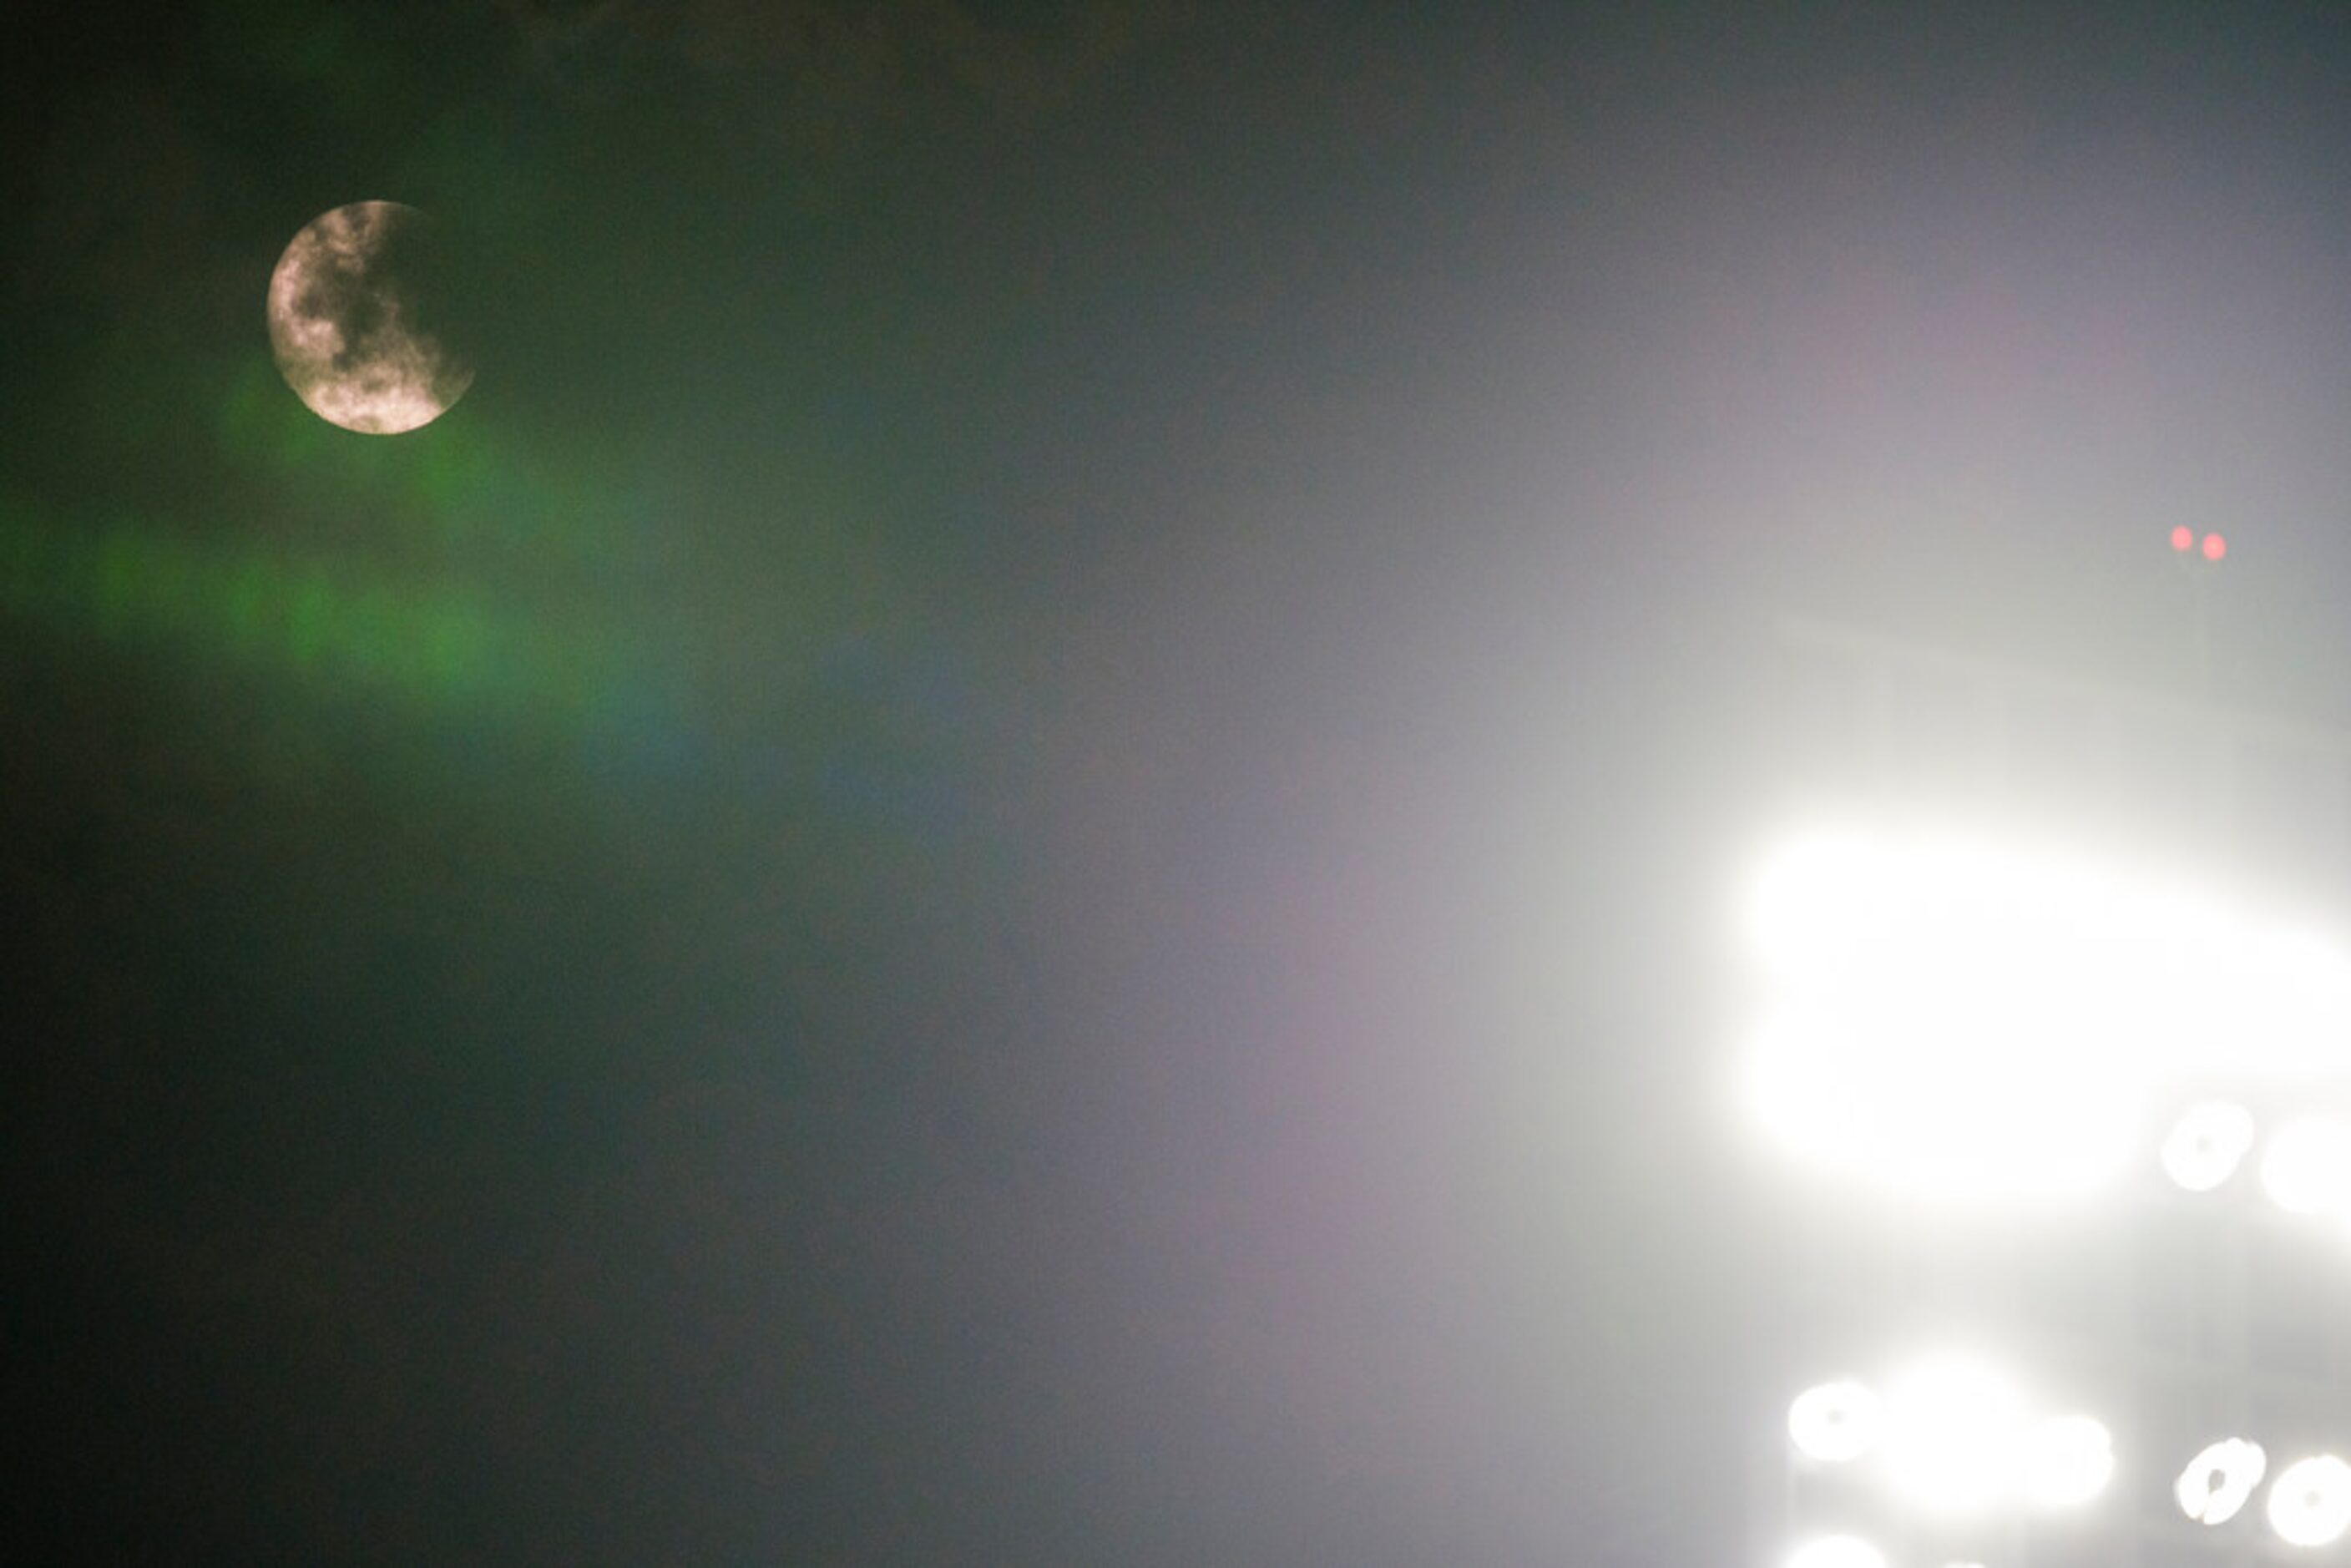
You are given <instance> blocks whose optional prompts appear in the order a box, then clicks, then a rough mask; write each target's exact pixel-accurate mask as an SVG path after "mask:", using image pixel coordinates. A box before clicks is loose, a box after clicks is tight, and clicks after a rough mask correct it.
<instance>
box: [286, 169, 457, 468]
mask: <svg viewBox="0 0 2351 1568" xmlns="http://www.w3.org/2000/svg"><path fill="white" fill-rule="evenodd" d="M448 261H449V258H448V257H447V256H446V255H445V252H444V245H443V241H442V236H441V235H440V234H439V231H438V230H437V229H436V228H435V227H434V225H433V224H432V223H431V221H430V220H429V219H427V218H426V217H425V215H424V214H423V213H421V212H419V211H418V210H417V209H415V208H414V207H411V206H407V205H405V204H402V203H399V202H353V203H350V204H348V205H346V206H340V207H337V208H335V209H334V210H333V211H332V212H328V213H321V214H319V216H318V217H316V218H314V219H312V220H311V221H310V223H309V224H308V225H306V226H305V227H304V228H303V230H302V232H301V233H299V234H298V235H295V236H294V238H293V240H292V241H291V242H290V243H289V244H288V245H287V246H286V251H285V254H284V255H282V256H279V257H278V258H277V267H276V269H275V270H273V271H272V272H271V273H270V275H269V297H268V321H269V349H270V352H271V354H272V355H273V356H274V357H275V358H276V360H277V370H278V373H279V374H280V375H282V376H284V377H285V378H286V384H287V386H288V387H290V388H292V389H293V391H294V392H295V395H297V396H298V397H299V398H300V399H301V400H302V401H303V402H305V403H307V404H308V405H309V408H310V411H311V412H312V413H316V414H317V415H318V416H319V418H321V419H323V420H326V421H327V422H328V423H331V424H339V425H340V426H342V427H343V428H344V429H345V430H353V431H359V432H361V433H362V434H371V435H397V434H402V433H404V432H407V431H411V430H414V429H417V428H418V427H419V426H421V425H425V424H430V423H432V422H433V421H434V420H435V419H438V418H439V417H440V416H441V415H442V414H443V413H446V412H447V411H448V409H449V407H450V405H451V404H453V403H455V402H456V401H457V400H458V399H459V398H461V397H463V396H465V389H466V388H467V387H469V386H471V385H472V384H473V381H474V370H473V366H472V365H471V364H470V363H468V362H467V361H465V358H464V357H463V356H462V355H461V354H460V353H459V352H458V350H456V348H455V345H454V344H453V343H452V342H451V340H450V339H449V337H448V335H447V331H446V328H447V326H448V322H447V320H446V317H447V316H448V313H449V306H450V303H451V301H450V299H449V298H448V296H449V294H450V293H451V292H452V290H451V289H450V288H449V287H447V285H448V283H449V281H450V280H449V278H448V277H447V273H448V271H449V267H448Z"/></svg>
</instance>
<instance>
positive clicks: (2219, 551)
mask: <svg viewBox="0 0 2351 1568" xmlns="http://www.w3.org/2000/svg"><path fill="white" fill-rule="evenodd" d="M2228 553H2229V541H2228V540H2227V539H2224V538H2221V537H2220V535H2218V534H2206V535H2205V536H2204V559H2206V560H2219V559H2220V558H2221V557H2222V556H2225V555H2227V554H2228Z"/></svg>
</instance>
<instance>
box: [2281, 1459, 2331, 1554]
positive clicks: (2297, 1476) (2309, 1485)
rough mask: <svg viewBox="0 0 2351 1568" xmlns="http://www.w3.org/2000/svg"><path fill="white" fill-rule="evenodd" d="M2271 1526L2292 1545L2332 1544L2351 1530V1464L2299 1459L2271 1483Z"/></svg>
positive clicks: (2283, 1539) (2282, 1538)
mask: <svg viewBox="0 0 2351 1568" xmlns="http://www.w3.org/2000/svg"><path fill="white" fill-rule="evenodd" d="M2269 1513H2270V1528H2271V1529H2272V1530H2274V1531H2277V1532H2278V1539H2279V1540H2281V1541H2283V1542H2286V1543H2287V1544H2288V1545H2290V1546H2331V1545H2333V1544H2334V1543H2335V1542H2337V1541H2340V1540H2341V1539H2343V1535H2344V1532H2345V1531H2351V1465H2346V1464H2345V1463H2344V1462H2343V1461H2342V1460H2341V1459H2338V1458H2335V1456H2334V1455H2332V1454H2321V1455H2319V1456H2318V1457H2316V1458H2308V1459H2298V1460H2296V1461H2295V1462H2294V1463H2293V1464H2291V1465H2288V1466H2287V1467H2286V1468H2285V1469H2283V1471H2281V1472H2279V1475H2278V1479H2276V1480H2275V1481H2273V1482H2272V1483H2271V1486H2270V1503H2269Z"/></svg>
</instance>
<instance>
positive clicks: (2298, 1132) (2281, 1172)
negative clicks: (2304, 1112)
mask: <svg viewBox="0 0 2351 1568" xmlns="http://www.w3.org/2000/svg"><path fill="white" fill-rule="evenodd" d="M2262 1191H2264V1192H2266V1193H2268V1194H2269V1196H2270V1201H2271V1202H2272V1203H2274V1204H2276V1205H2277V1206H2278V1207H2280V1208H2283V1209H2284V1210H2285V1211H2286V1212H2287V1213H2288V1214H2351V1123H2345V1122H2343V1121H2340V1120H2338V1119H2336V1118H2335V1117H2333V1116H2297V1117H2296V1118H2294V1120H2293V1121H2291V1122H2288V1123H2286V1124H2284V1125H2283V1126H2282V1127H2280V1128H2279V1129H2278V1130H2277V1131H2276V1132H2274V1133H2273V1134H2270V1141H2269V1146H2268V1147H2267V1148H2265V1149H2263V1150H2262Z"/></svg>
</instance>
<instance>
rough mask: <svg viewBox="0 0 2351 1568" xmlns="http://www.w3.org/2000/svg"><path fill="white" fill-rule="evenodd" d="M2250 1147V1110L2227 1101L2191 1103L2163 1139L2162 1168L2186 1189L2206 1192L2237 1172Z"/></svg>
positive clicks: (2251, 1121) (2251, 1142)
mask: <svg viewBox="0 0 2351 1568" xmlns="http://www.w3.org/2000/svg"><path fill="white" fill-rule="evenodd" d="M2252 1147H2253V1113H2252V1112H2251V1111H2248V1110H2246V1109H2245V1108H2244V1107H2243V1106H2242V1105H2239V1104H2235V1103H2231V1102H2230V1101H2227V1100H2207V1101H2206V1102H2204V1103H2202V1104H2200V1105H2191V1106H2189V1108H2188V1109H2187V1110H2186V1111H2185V1112H2183V1113H2181V1114H2180V1117H2179V1121H2177V1122H2174V1123H2173V1124H2171V1133H2170V1135H2169V1136H2168V1137H2166V1138H2165V1139H2164V1140H2163V1171H2164V1174H2165V1175H2166V1176H2169V1177H2170V1178H2171V1179H2172V1180H2173V1181H2174V1182H2176V1183H2178V1184H2179V1186H2182V1187H2185V1188H2186V1189H2187V1190H2189V1192H2210V1191H2212V1190H2213V1189H2214V1188H2215V1187H2218V1186H2220V1185H2221V1184H2222V1183H2223V1182H2226V1181H2227V1180H2228V1179H2229V1178H2230V1177H2231V1176H2234V1175H2236V1174H2237V1167H2238V1166H2241V1165H2242V1164H2243V1163H2244V1159H2245V1156H2246V1155H2248V1154H2250V1153H2252Z"/></svg>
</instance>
